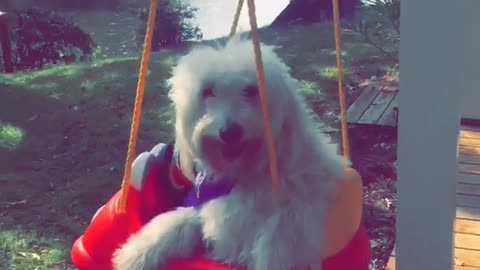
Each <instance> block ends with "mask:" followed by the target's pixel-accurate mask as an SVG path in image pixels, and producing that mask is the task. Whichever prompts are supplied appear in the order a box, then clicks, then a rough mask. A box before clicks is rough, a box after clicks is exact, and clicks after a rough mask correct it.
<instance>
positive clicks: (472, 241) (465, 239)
mask: <svg viewBox="0 0 480 270" xmlns="http://www.w3.org/2000/svg"><path fill="white" fill-rule="evenodd" d="M455 247H457V248H463V249H470V250H476V251H479V252H478V255H479V256H480V235H475V234H464V233H455ZM479 266H480V264H479Z"/></svg>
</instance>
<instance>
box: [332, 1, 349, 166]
mask: <svg viewBox="0 0 480 270" xmlns="http://www.w3.org/2000/svg"><path fill="white" fill-rule="evenodd" d="M332 1H333V22H334V30H335V50H336V58H337V82H338V99H339V101H340V121H341V130H342V151H343V157H344V159H345V161H348V160H349V158H350V144H349V142H348V128H347V108H346V107H347V105H346V102H345V93H344V91H343V67H342V42H341V32H340V11H339V8H338V0H332Z"/></svg>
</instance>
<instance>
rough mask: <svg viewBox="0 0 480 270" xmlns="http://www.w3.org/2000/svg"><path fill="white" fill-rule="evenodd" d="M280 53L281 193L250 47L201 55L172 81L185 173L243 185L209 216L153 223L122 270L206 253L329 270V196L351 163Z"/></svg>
mask: <svg viewBox="0 0 480 270" xmlns="http://www.w3.org/2000/svg"><path fill="white" fill-rule="evenodd" d="M273 49H274V48H273V47H269V46H265V45H263V46H262V58H263V63H264V70H265V76H266V85H267V88H268V89H267V92H268V93H267V96H268V105H269V108H270V114H271V119H270V121H271V124H272V129H273V130H272V131H273V134H274V140H275V147H276V150H277V155H278V166H279V173H280V190H279V192H277V193H274V190H273V188H272V179H271V176H270V170H269V158H268V154H267V148H266V143H265V141H264V124H263V117H262V111H261V104H260V99H259V93H258V88H257V77H256V70H255V61H254V53H253V47H252V44H251V42H250V41H246V40H243V41H242V40H239V39H233V40H232V41H230V42H228V43H227V44H226V45H225V46H224V47H222V48H219V49H217V48H211V47H205V48H197V49H195V50H193V51H192V52H190V53H189V54H188V55H186V56H184V57H183V58H181V59H180V61H179V63H178V65H177V67H176V68H175V69H174V72H173V77H172V78H171V79H170V84H171V87H172V91H171V98H172V100H173V102H174V105H175V109H176V138H175V144H176V145H175V147H176V150H177V151H178V152H179V153H180V165H181V169H182V171H183V172H184V173H186V174H187V176H188V177H190V178H191V179H194V176H193V175H191V173H190V172H192V167H193V165H194V164H195V163H200V164H201V165H202V166H203V168H204V169H205V170H206V171H207V172H208V173H209V174H214V175H220V176H227V177H230V178H232V179H235V186H234V188H233V189H232V191H231V192H230V193H229V194H228V195H225V196H222V197H219V198H216V199H213V200H211V201H209V202H207V203H205V204H204V205H203V206H202V207H201V208H193V207H181V208H177V209H175V210H174V211H170V212H167V213H164V214H160V215H159V216H157V217H155V218H154V219H152V220H151V222H149V223H148V224H147V225H146V226H145V227H144V228H143V229H142V230H141V231H140V232H138V233H137V234H136V235H134V236H132V237H131V238H130V239H129V240H128V241H127V243H126V244H125V245H124V246H123V247H121V248H120V249H119V250H118V251H117V252H116V254H115V256H114V259H113V260H114V265H115V269H117V270H157V269H160V268H161V267H162V266H164V265H165V264H166V262H167V261H168V260H169V259H172V258H185V257H190V256H192V255H194V253H195V252H196V251H198V247H200V246H201V247H203V250H205V256H206V257H207V258H209V259H212V260H215V261H219V262H222V263H228V264H232V265H235V266H241V267H246V268H248V269H251V270H291V269H300V268H301V269H320V268H321V253H322V247H323V245H324V236H323V232H324V228H325V226H324V223H325V216H326V212H327V209H328V203H329V195H330V194H331V193H332V190H333V188H334V185H335V182H336V179H338V178H340V177H341V176H342V174H343V165H344V164H343V160H342V157H341V156H340V155H339V154H338V153H337V147H336V146H335V145H333V144H329V143H328V142H327V138H326V136H325V135H324V134H323V133H322V132H321V130H320V128H319V125H318V124H317V123H316V122H315V120H314V119H313V117H312V115H311V112H310V110H309V109H308V106H307V103H306V102H305V101H304V99H303V97H302V95H301V93H300V92H299V91H298V90H297V82H296V81H295V80H294V79H293V78H292V77H291V76H290V75H289V72H290V70H289V68H288V67H287V66H286V65H285V64H284V63H283V62H282V61H281V59H280V58H279V57H278V56H277V55H276V54H275V53H274V50H273Z"/></svg>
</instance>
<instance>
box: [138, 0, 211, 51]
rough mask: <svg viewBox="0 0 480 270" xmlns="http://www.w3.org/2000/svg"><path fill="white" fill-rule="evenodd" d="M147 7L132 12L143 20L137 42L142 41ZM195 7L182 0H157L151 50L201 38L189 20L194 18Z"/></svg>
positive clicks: (198, 31)
mask: <svg viewBox="0 0 480 270" xmlns="http://www.w3.org/2000/svg"><path fill="white" fill-rule="evenodd" d="M148 11H149V8H140V9H136V10H135V11H134V12H135V13H136V14H137V15H138V16H139V17H140V18H141V19H142V20H143V21H144V22H145V24H144V25H143V26H142V27H140V29H139V36H138V37H139V42H142V43H143V41H144V38H145V29H146V23H147V20H148ZM196 11H197V9H196V8H194V7H192V6H191V5H190V4H189V3H187V2H186V1H184V0H159V1H158V8H157V17H156V21H155V30H154V33H153V38H152V50H159V49H161V48H166V47H172V46H175V45H177V44H180V43H182V42H185V41H188V40H199V39H201V38H202V33H201V31H200V29H199V28H198V27H197V26H195V25H193V24H192V22H191V21H190V20H191V19H193V18H195V12H196Z"/></svg>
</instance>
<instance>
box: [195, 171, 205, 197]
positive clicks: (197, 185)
mask: <svg viewBox="0 0 480 270" xmlns="http://www.w3.org/2000/svg"><path fill="white" fill-rule="evenodd" d="M206 177H207V174H206V173H205V171H200V172H199V173H198V174H197V176H196V177H195V194H196V196H197V198H200V186H201V185H202V183H203V181H205V178H206Z"/></svg>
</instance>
